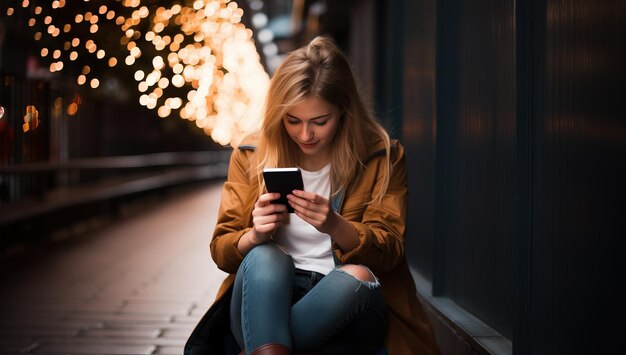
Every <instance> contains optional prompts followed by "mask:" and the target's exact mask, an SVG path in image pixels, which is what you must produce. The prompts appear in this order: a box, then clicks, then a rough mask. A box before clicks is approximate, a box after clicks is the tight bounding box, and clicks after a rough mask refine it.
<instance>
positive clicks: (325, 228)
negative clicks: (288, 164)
mask: <svg viewBox="0 0 626 355" xmlns="http://www.w3.org/2000/svg"><path fill="white" fill-rule="evenodd" d="M287 200H289V204H290V205H291V206H292V207H293V208H294V209H295V213H296V215H297V216H298V217H300V218H302V219H303V220H304V221H305V222H307V223H309V224H310V225H312V226H313V227H315V228H316V229H317V230H318V231H320V232H322V233H326V234H330V235H332V234H333V233H332V232H333V231H334V230H335V229H336V227H337V224H338V223H339V220H340V217H339V216H338V215H337V214H336V213H335V211H333V209H332V208H330V202H329V201H328V199H327V198H325V197H323V196H320V195H318V194H316V193H314V192H308V191H301V190H294V191H293V194H289V195H287Z"/></svg>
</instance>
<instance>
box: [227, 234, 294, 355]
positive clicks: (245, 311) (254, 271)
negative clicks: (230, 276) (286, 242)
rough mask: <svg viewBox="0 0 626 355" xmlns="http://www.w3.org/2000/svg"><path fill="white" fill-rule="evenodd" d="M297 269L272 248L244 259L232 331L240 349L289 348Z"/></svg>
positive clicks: (232, 313)
mask: <svg viewBox="0 0 626 355" xmlns="http://www.w3.org/2000/svg"><path fill="white" fill-rule="evenodd" d="M293 274H294V266H293V261H292V260H291V257H290V256H288V255H285V254H284V253H283V252H282V251H281V250H280V249H279V248H277V247H276V246H274V245H271V244H263V245H259V246H256V247H254V248H253V249H252V250H251V251H250V252H249V253H248V255H246V257H245V258H244V260H243V262H242V263H241V266H240V267H239V270H238V271H237V276H236V278H235V285H234V286H233V295H232V299H231V307H230V322H231V331H232V333H233V335H234V336H235V339H236V340H237V342H238V343H239V345H240V346H242V347H243V346H244V345H245V346H246V348H248V349H255V348H256V347H258V346H259V345H263V344H265V343H271V342H276V343H281V344H284V345H290V342H291V339H290V337H289V311H290V306H291V295H292V290H293Z"/></svg>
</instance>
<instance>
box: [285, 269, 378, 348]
mask: <svg viewBox="0 0 626 355" xmlns="http://www.w3.org/2000/svg"><path fill="white" fill-rule="evenodd" d="M291 324H292V329H291V330H292V339H293V346H294V348H295V349H296V350H314V349H320V348H322V347H323V346H325V345H328V346H333V347H335V348H337V347H341V346H343V345H341V344H343V343H345V346H346V349H348V347H349V346H350V345H351V344H352V345H353V342H359V343H364V344H366V346H367V347H372V352H373V351H374V350H375V348H376V347H377V346H379V345H380V343H381V342H382V339H384V336H385V333H386V329H387V308H386V305H385V301H384V298H383V295H382V292H381V290H380V285H379V284H378V282H369V281H361V280H359V279H357V278H355V277H354V276H352V275H351V274H349V273H347V272H345V271H342V270H339V269H335V270H333V271H331V272H330V273H329V274H328V275H326V276H325V277H324V278H322V280H321V281H320V282H319V283H317V285H315V286H314V287H313V288H312V289H311V291H309V292H308V293H307V294H306V295H305V296H304V297H302V299H300V300H299V301H298V302H297V303H296V304H294V305H293V307H292V309H291ZM369 343H373V344H371V345H367V344H369ZM333 344H334V345H333ZM362 353H363V352H362Z"/></svg>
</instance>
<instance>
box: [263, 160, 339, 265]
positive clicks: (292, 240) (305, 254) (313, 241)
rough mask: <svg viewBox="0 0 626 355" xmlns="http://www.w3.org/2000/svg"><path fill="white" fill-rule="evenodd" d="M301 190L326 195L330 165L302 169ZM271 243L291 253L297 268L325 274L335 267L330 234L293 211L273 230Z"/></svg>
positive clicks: (328, 189)
mask: <svg viewBox="0 0 626 355" xmlns="http://www.w3.org/2000/svg"><path fill="white" fill-rule="evenodd" d="M300 170H301V171H302V181H303V182H304V190H305V191H311V192H315V193H316V194H318V195H320V196H324V197H326V198H328V197H329V196H330V164H328V165H326V166H325V167H323V168H322V169H321V170H318V171H306V170H302V169H300ZM274 242H275V243H276V244H277V245H278V246H279V247H280V248H281V249H282V250H283V251H284V252H285V253H287V254H289V255H291V258H292V259H293V262H294V264H295V266H296V268H298V269H302V270H308V271H315V272H319V273H320V274H324V275H326V274H328V273H329V272H330V271H331V270H332V269H334V268H335V260H334V259H333V251H332V245H331V241H330V236H329V235H328V234H326V233H321V232H319V231H318V230H317V229H315V227H313V226H312V225H310V224H308V223H307V222H305V221H304V220H303V219H301V218H300V217H298V216H296V214H295V213H289V218H288V220H287V221H283V224H282V225H281V226H280V228H278V230H277V231H276V235H275V236H274Z"/></svg>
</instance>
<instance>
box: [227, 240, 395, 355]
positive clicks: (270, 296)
mask: <svg viewBox="0 0 626 355" xmlns="http://www.w3.org/2000/svg"><path fill="white" fill-rule="evenodd" d="M230 328H231V331H232V333H233V335H234V337H235V339H236V340H237V342H238V343H239V346H240V347H241V348H244V346H245V349H246V352H247V353H248V354H249V353H251V352H252V351H254V350H255V349H256V348H258V347H259V346H261V345H264V344H269V343H278V344H283V345H286V346H288V347H290V348H291V349H292V350H294V351H314V350H318V351H319V350H321V351H323V352H324V353H326V354H372V353H374V352H375V351H377V350H378V349H379V348H380V347H381V345H382V344H383V341H384V338H385V334H386V331H387V307H386V305H385V301H384V299H383V295H382V291H381V290H380V286H379V284H378V282H367V281H359V280H357V279H356V278H355V277H354V276H352V275H350V274H348V273H347V272H344V271H343V270H341V269H334V270H332V271H331V272H330V273H328V275H326V276H324V275H322V274H319V273H317V272H313V271H305V270H299V269H296V268H295V267H294V264H293V261H292V259H291V257H290V256H289V255H286V254H285V253H283V252H282V251H281V250H280V249H279V248H278V247H276V246H275V245H273V244H262V245H258V246H256V247H254V248H253V249H252V250H251V251H250V252H249V253H248V254H247V255H246V257H245V258H244V260H243V262H242V263H241V265H240V267H239V270H238V272H237V277H236V279H235V285H234V288H233V295H232V300H231V306H230Z"/></svg>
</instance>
